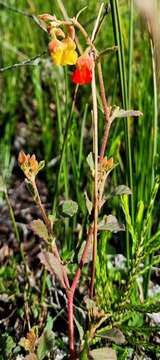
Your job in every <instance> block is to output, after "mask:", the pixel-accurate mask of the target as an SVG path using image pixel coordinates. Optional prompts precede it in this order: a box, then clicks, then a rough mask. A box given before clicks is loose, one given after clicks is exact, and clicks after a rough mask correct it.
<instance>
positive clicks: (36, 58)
mask: <svg viewBox="0 0 160 360" xmlns="http://www.w3.org/2000/svg"><path fill="white" fill-rule="evenodd" d="M44 55H47V51H44V52H43V53H42V54H40V55H36V56H34V57H33V58H31V59H28V60H24V61H22V62H20V63H17V64H13V65H8V66H5V67H3V68H0V73H1V72H4V71H8V70H12V69H15V68H17V67H21V66H26V65H33V66H35V65H38V64H39V62H40V58H41V57H42V56H44Z"/></svg>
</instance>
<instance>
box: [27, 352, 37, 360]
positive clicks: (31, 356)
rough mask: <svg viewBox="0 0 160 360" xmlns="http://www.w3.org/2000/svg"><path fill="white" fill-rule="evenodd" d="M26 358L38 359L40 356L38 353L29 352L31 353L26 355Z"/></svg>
mask: <svg viewBox="0 0 160 360" xmlns="http://www.w3.org/2000/svg"><path fill="white" fill-rule="evenodd" d="M24 360H38V357H37V355H36V354H34V353H31V354H29V355H26V356H25V358H24Z"/></svg>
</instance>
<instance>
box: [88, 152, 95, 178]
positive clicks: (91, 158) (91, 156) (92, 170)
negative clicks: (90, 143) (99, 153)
mask: <svg viewBox="0 0 160 360" xmlns="http://www.w3.org/2000/svg"><path fill="white" fill-rule="evenodd" d="M86 160H87V163H88V165H89V167H90V170H91V173H92V176H94V160H93V154H92V152H90V153H89V154H88V156H87V159H86Z"/></svg>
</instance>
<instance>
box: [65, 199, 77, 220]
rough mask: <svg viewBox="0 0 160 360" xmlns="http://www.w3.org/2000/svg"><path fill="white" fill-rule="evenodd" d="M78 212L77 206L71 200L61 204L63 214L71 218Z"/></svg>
mask: <svg viewBox="0 0 160 360" xmlns="http://www.w3.org/2000/svg"><path fill="white" fill-rule="evenodd" d="M77 211H78V204H77V203H76V202H75V201H73V200H66V201H64V202H63V204H62V212H63V214H65V215H67V216H69V217H72V216H73V215H75V214H76V213H77Z"/></svg>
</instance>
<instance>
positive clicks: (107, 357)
mask: <svg viewBox="0 0 160 360" xmlns="http://www.w3.org/2000/svg"><path fill="white" fill-rule="evenodd" d="M90 355H91V359H93V360H117V355H116V352H115V350H113V349H112V348H109V347H104V348H100V349H95V350H92V351H91V352H90Z"/></svg>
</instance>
